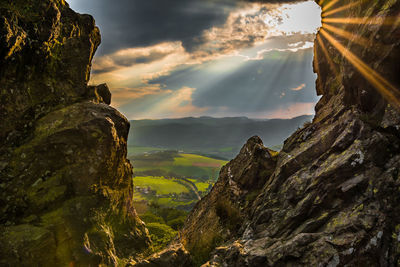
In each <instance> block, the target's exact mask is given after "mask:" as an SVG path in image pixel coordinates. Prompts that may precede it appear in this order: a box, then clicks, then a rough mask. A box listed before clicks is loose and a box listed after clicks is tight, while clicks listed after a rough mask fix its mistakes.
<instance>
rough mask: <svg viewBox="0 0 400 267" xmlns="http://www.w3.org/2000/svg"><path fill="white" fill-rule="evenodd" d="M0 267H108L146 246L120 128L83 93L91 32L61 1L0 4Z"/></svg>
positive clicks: (102, 93) (100, 100)
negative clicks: (133, 202)
mask: <svg viewBox="0 0 400 267" xmlns="http://www.w3.org/2000/svg"><path fill="white" fill-rule="evenodd" d="M0 32H1V34H0V117H1V124H0V188H1V191H0V207H1V208H0V265H1V266H88V265H92V266H93V265H98V264H100V263H102V264H106V265H110V266H111V265H117V264H119V263H123V262H124V261H126V262H127V261H129V259H130V258H131V259H132V258H133V257H134V256H135V254H136V253H138V252H140V251H142V250H143V249H145V248H147V247H148V245H149V242H150V241H149V237H148V233H147V230H146V229H145V226H144V224H143V222H142V221H141V220H140V219H139V218H138V216H137V214H136V211H135V209H134V207H133V205H132V199H131V196H132V192H133V186H132V179H131V177H132V167H131V164H130V162H129V161H128V160H127V159H126V153H127V146H126V140H127V136H128V131H129V122H128V121H127V120H126V118H125V117H124V116H123V115H122V114H120V113H119V112H118V111H117V110H115V109H113V108H111V107H110V106H108V104H110V101H111V94H110V92H109V90H108V88H107V86H106V85H100V86H91V87H88V86H87V82H88V80H89V75H90V67H91V61H92V58H93V55H94V53H95V51H96V49H97V47H98V45H99V44H100V34H99V29H98V28H97V27H96V26H95V22H94V20H93V18H92V17H91V16H89V15H80V14H77V13H75V12H74V11H72V10H71V9H70V8H69V6H68V4H66V3H65V2H64V1H63V0H46V1H39V0H13V1H11V0H4V1H1V3H0Z"/></svg>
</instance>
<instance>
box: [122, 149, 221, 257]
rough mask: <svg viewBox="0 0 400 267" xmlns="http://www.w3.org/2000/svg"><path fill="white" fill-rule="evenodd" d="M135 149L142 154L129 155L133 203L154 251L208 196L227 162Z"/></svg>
mask: <svg viewBox="0 0 400 267" xmlns="http://www.w3.org/2000/svg"><path fill="white" fill-rule="evenodd" d="M129 149H132V147H130V148H129ZM134 149H136V152H138V151H139V152H143V151H145V153H142V154H137V153H136V152H135V153H133V152H131V151H129V154H128V155H129V159H130V160H131V162H132V165H133V167H134V177H133V184H134V189H135V192H134V194H133V200H134V202H135V207H136V210H137V212H138V214H139V216H140V217H141V218H142V219H143V221H144V222H145V223H146V225H147V226H148V229H149V232H150V236H151V238H152V240H153V244H154V249H155V250H156V251H157V250H159V249H161V248H162V247H164V246H165V245H166V244H168V242H170V241H171V240H172V238H173V237H174V235H175V234H176V233H177V232H176V231H177V230H179V228H180V227H181V226H182V225H183V223H184V221H185V218H186V214H187V212H189V211H190V210H191V209H192V208H193V207H194V205H195V204H196V203H197V201H199V200H200V198H201V197H203V196H205V195H206V194H207V193H208V191H209V190H210V188H211V187H212V185H213V184H214V182H215V181H216V179H217V178H218V174H219V170H220V169H221V167H222V166H223V165H224V164H226V163H227V161H224V160H220V159H214V158H210V157H206V156H203V155H196V154H189V153H179V152H177V151H161V150H157V149H156V148H151V147H141V148H139V149H138V147H134ZM151 149H155V150H154V151H155V152H149V150H151Z"/></svg>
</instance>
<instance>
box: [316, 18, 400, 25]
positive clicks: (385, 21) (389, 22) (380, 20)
mask: <svg viewBox="0 0 400 267" xmlns="http://www.w3.org/2000/svg"><path fill="white" fill-rule="evenodd" d="M398 22H400V17H365V18H322V23H340V24H378V25H393V24H396V23H398Z"/></svg>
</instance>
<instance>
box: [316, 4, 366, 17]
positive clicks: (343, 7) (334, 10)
mask: <svg viewBox="0 0 400 267" xmlns="http://www.w3.org/2000/svg"><path fill="white" fill-rule="evenodd" d="M359 4H361V1H358V2H355V3H350V4H347V5H345V6H342V7H338V8H335V9H333V10H331V11H328V12H322V17H323V18H324V17H328V16H331V15H333V14H336V13H338V12H340V11H343V10H346V9H349V8H351V7H354V6H358V5H359Z"/></svg>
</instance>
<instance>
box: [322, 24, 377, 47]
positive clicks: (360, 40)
mask: <svg viewBox="0 0 400 267" xmlns="http://www.w3.org/2000/svg"><path fill="white" fill-rule="evenodd" d="M322 28H324V29H326V30H328V31H330V32H332V33H336V34H337V35H339V36H342V37H344V38H346V39H348V40H351V41H352V42H354V43H356V44H359V45H362V46H364V47H368V46H369V41H368V39H367V38H364V37H362V36H360V35H358V34H354V33H350V32H348V31H345V30H343V29H339V28H336V27H334V26H332V25H329V24H328V23H325V24H323V25H322Z"/></svg>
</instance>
